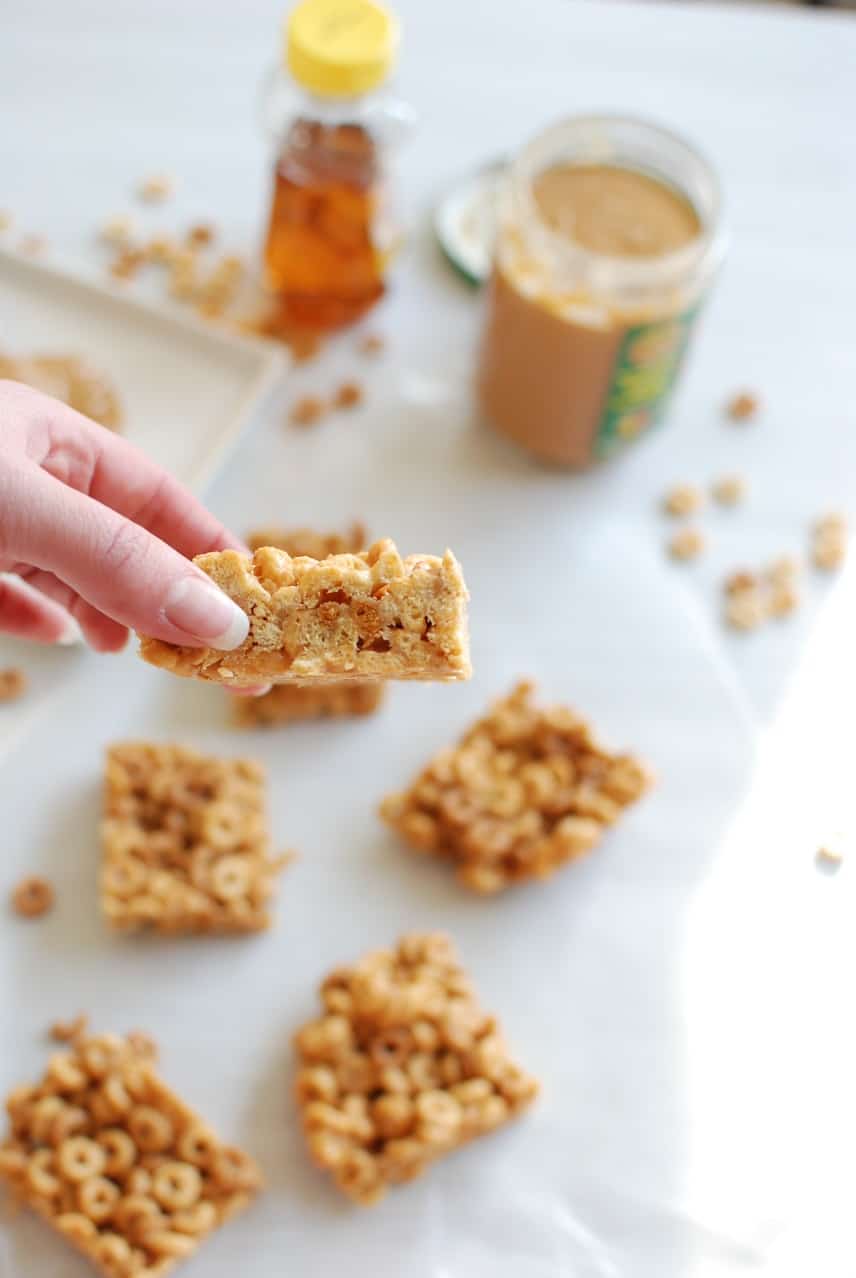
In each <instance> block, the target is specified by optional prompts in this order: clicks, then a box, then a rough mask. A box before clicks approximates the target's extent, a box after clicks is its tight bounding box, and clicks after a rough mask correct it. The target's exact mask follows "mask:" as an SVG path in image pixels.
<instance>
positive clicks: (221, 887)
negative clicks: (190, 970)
mask: <svg viewBox="0 0 856 1278" xmlns="http://www.w3.org/2000/svg"><path fill="white" fill-rule="evenodd" d="M102 841H103V848H104V853H103V861H102V866H101V907H102V910H103V912H104V915H105V917H106V919H107V922H108V923H109V924H110V926H111V927H113V928H115V929H116V930H117V931H123V932H137V931H143V930H150V931H155V932H166V933H171V934H179V933H188V932H258V931H261V930H262V929H264V928H266V927H268V925H269V923H270V913H269V910H268V905H269V902H270V898H271V897H272V896H273V893H274V881H275V878H276V875H277V873H278V872H279V870H280V869H281V868H282V865H283V859H282V858H280V859H277V858H275V857H272V856H271V854H270V840H269V836H268V829H267V822H266V816H265V778H264V772H263V771H262V769H261V767H260V766H259V764H257V763H254V762H253V761H252V760H250V759H217V758H213V757H210V756H208V755H204V754H197V753H196V751H195V750H188V749H185V748H183V747H182V746H174V745H153V744H151V743H149V742H144V741H140V742H125V743H123V744H121V745H114V746H111V748H110V749H109V750H108V752H107V768H106V774H105V785H104V822H103V825H102Z"/></svg>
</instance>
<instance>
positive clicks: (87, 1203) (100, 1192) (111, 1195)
mask: <svg viewBox="0 0 856 1278" xmlns="http://www.w3.org/2000/svg"><path fill="white" fill-rule="evenodd" d="M99 1152H100V1153H101V1154H102V1157H103V1153H104V1151H103V1150H100V1151H99ZM77 1201H78V1204H79V1206H80V1210H81V1211H82V1212H83V1213H84V1215H86V1216H88V1217H89V1218H90V1220H94V1221H95V1223H96V1225H100V1224H103V1223H104V1221H106V1220H109V1219H110V1217H111V1216H112V1215H113V1211H114V1209H115V1207H116V1204H117V1202H118V1201H119V1187H118V1185H114V1184H113V1182H112V1180H107V1178H106V1177H105V1176H90V1178H89V1180H83V1181H81V1182H80V1184H79V1186H78V1189H77Z"/></svg>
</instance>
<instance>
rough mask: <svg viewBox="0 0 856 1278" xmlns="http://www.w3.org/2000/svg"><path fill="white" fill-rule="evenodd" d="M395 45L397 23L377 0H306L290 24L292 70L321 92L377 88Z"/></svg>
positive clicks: (341, 94) (334, 94) (345, 94)
mask: <svg viewBox="0 0 856 1278" xmlns="http://www.w3.org/2000/svg"><path fill="white" fill-rule="evenodd" d="M397 45H398V23H397V22H396V20H395V18H394V17H393V15H392V14H391V13H390V12H389V10H387V9H385V8H384V7H383V6H382V5H380V4H377V3H376V0H302V3H300V4H298V5H297V7H296V8H295V9H293V10H292V11H291V13H290V14H289V17H288V22H287V26H286V45H285V55H286V64H287V66H288V69H289V71H290V72H291V74H292V75H293V76H294V78H295V80H296V81H297V82H298V84H300V85H302V87H303V88H304V89H307V90H308V91H309V92H310V93H317V94H318V95H319V96H320V97H329V98H353V97H358V96H359V95H360V94H362V93H368V92H369V91H370V90H371V89H375V88H377V86H378V85H379V84H381V83H382V82H383V81H384V80H385V79H386V77H387V75H388V74H389V71H390V69H391V68H392V64H393V62H394V61H395V53H396V47H397Z"/></svg>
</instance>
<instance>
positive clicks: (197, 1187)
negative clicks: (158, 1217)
mask: <svg viewBox="0 0 856 1278" xmlns="http://www.w3.org/2000/svg"><path fill="white" fill-rule="evenodd" d="M201 1192H202V1177H201V1176H200V1175H199V1172H198V1171H197V1169H196V1168H195V1167H194V1166H193V1165H192V1164H191V1163H178V1162H170V1163H164V1165H163V1166H162V1167H159V1168H158V1170H157V1171H156V1172H155V1174H154V1176H153V1177H152V1194H153V1195H154V1197H155V1198H156V1199H157V1201H158V1202H159V1203H160V1205H161V1206H162V1207H164V1208H165V1209H166V1210H167V1211H170V1212H172V1211H185V1210H186V1209H187V1208H188V1207H192V1206H193V1204H194V1203H195V1202H196V1201H197V1200H198V1198H199V1195H200V1194H201Z"/></svg>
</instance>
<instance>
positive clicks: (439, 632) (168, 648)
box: [140, 541, 471, 687]
mask: <svg viewBox="0 0 856 1278" xmlns="http://www.w3.org/2000/svg"><path fill="white" fill-rule="evenodd" d="M194 563H196V564H197V565H198V567H200V568H201V569H202V570H203V572H206V573H207V574H208V576H209V577H211V579H212V580H213V581H214V582H216V583H217V585H218V586H219V587H220V588H221V589H222V590H224V591H225V592H226V594H227V595H229V596H230V598H231V599H233V600H234V601H235V603H237V604H238V605H239V607H241V608H243V609H244V611H245V612H246V613H247V616H248V617H249V622H250V631H249V635H248V636H247V638H246V640H245V641H244V643H243V644H242V645H241V647H240V648H237V649H235V650H234V651H232V652H220V651H218V650H217V649H215V648H185V647H179V646H175V645H173V644H168V643H163V642H161V641H160V640H157V639H151V638H145V637H143V638H142V643H141V645H140V655H141V656H142V657H143V658H144V659H145V660H146V661H149V662H151V664H152V665H155V666H161V667H163V668H164V669H166V670H171V671H172V672H173V673H174V674H179V675H186V676H190V677H196V678H198V679H209V680H212V681H213V682H215V683H223V684H228V685H230V686H231V687H236V686H240V685H241V684H253V683H310V682H311V683H317V682H319V681H323V680H327V681H329V680H336V679H432V680H442V681H451V680H455V679H467V678H469V675H470V673H471V671H470V658H469V642H468V636H467V614H466V603H467V598H468V596H467V589H466V586H465V584H464V578H463V575H462V573H461V569H460V566H459V564H458V562H457V560H456V559H455V557H454V555H453V554H452V552H451V551H450V550H447V551H446V553H445V555H444V556H443V558H442V559H440V558H437V557H436V556H433V555H409V556H408V557H407V558H406V559H402V558H401V556H400V555H399V553H398V551H397V550H396V548H395V546H394V545H393V543H392V542H391V541H379V542H375V544H374V545H373V546H372V547H370V549H369V550H367V551H363V552H361V553H360V554H344V555H331V556H329V557H328V558H326V559H320V560H319V559H309V558H305V557H297V558H293V557H292V556H291V555H289V554H288V553H287V552H286V551H284V550H277V549H275V548H273V547H271V546H265V547H262V548H261V549H259V550H256V551H255V553H254V554H253V556H252V558H248V557H247V556H245V555H241V554H239V553H238V552H237V551H234V550H223V551H215V552H213V553H211V554H206V555H198V556H197V557H196V559H195V560H194Z"/></svg>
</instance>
